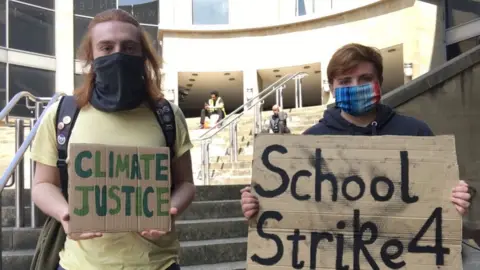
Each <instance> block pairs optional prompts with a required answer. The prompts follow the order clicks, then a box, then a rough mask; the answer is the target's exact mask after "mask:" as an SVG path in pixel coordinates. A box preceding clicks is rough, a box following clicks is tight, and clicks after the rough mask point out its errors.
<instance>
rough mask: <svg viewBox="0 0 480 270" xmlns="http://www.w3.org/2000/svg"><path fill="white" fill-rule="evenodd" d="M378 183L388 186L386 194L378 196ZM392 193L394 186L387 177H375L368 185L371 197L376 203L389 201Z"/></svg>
mask: <svg viewBox="0 0 480 270" xmlns="http://www.w3.org/2000/svg"><path fill="white" fill-rule="evenodd" d="M380 182H383V183H385V184H387V186H388V190H387V194H385V195H383V196H382V195H380V194H378V183H380ZM394 191H395V186H394V185H393V182H392V180H390V179H388V178H387V177H384V176H377V177H375V178H373V179H372V183H371V184H370V194H372V197H373V199H374V200H375V201H377V202H386V201H389V200H390V199H391V198H392V196H393V192H394Z"/></svg>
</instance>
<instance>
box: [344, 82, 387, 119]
mask: <svg viewBox="0 0 480 270" xmlns="http://www.w3.org/2000/svg"><path fill="white" fill-rule="evenodd" d="M380 97H381V90H380V85H379V84H378V83H368V84H363V85H355V86H344V87H337V88H335V103H336V105H337V108H340V109H341V110H342V111H344V112H346V113H348V114H351V115H354V116H359V115H363V114H365V113H368V112H370V111H372V110H373V108H374V107H375V105H377V104H378V103H380Z"/></svg>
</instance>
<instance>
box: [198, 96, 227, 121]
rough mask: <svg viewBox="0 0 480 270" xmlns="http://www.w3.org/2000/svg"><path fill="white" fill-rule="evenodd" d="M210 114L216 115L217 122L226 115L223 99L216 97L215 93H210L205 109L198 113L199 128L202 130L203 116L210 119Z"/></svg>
mask: <svg viewBox="0 0 480 270" xmlns="http://www.w3.org/2000/svg"><path fill="white" fill-rule="evenodd" d="M212 114H217V115H218V120H217V122H220V121H222V119H223V118H224V117H225V115H226V113H225V104H224V103H223V99H222V98H221V97H220V96H219V95H218V92H217V91H213V92H211V93H210V99H209V100H208V103H205V107H204V108H203V109H202V112H201V113H200V128H202V129H203V128H204V124H205V116H208V117H209V118H210V116H211V115H212Z"/></svg>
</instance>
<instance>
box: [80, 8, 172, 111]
mask: <svg viewBox="0 0 480 270" xmlns="http://www.w3.org/2000/svg"><path fill="white" fill-rule="evenodd" d="M108 21H120V22H125V23H129V24H132V25H134V26H135V27H137V29H138V32H139V34H140V45H141V46H142V51H143V57H144V58H145V76H146V78H145V79H146V81H147V85H146V86H147V92H148V95H149V96H150V98H151V99H152V100H153V101H155V100H158V99H160V98H162V97H163V93H162V91H161V88H160V85H161V76H160V63H161V62H160V61H161V59H160V58H159V57H158V56H157V54H156V53H155V50H154V49H153V48H152V46H151V44H152V42H151V40H150V38H149V37H148V34H147V33H146V32H145V31H144V30H143V29H142V27H141V26H140V24H139V23H138V21H137V20H135V18H133V17H132V16H131V15H130V14H129V13H128V12H126V11H124V10H121V9H110V10H106V11H103V12H101V13H99V14H97V15H96V16H95V17H94V18H93V20H92V21H91V22H90V24H89V25H88V30H87V33H86V34H85V36H84V37H83V40H82V43H81V44H80V47H79V51H78V53H79V59H80V60H82V61H84V69H85V70H87V69H88V72H87V73H85V74H84V80H83V83H82V85H81V86H80V87H79V88H77V89H75V91H74V95H75V97H76V99H77V103H78V106H79V107H80V108H82V107H84V106H86V105H88V104H89V101H90V98H91V96H92V91H93V86H94V83H95V73H94V72H93V69H92V68H91V65H92V63H93V44H92V35H91V32H92V29H93V27H95V25H97V24H99V23H102V22H108Z"/></svg>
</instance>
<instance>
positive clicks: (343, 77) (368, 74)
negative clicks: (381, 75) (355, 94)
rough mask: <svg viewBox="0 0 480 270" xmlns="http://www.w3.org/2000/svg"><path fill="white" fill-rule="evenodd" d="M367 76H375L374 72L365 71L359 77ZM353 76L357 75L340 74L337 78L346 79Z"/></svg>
mask: <svg viewBox="0 0 480 270" xmlns="http://www.w3.org/2000/svg"><path fill="white" fill-rule="evenodd" d="M365 76H372V77H373V76H375V74H374V73H364V74H360V76H358V77H365ZM352 77H355V76H351V75H346V76H338V78H337V80H344V79H351V78H352Z"/></svg>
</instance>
